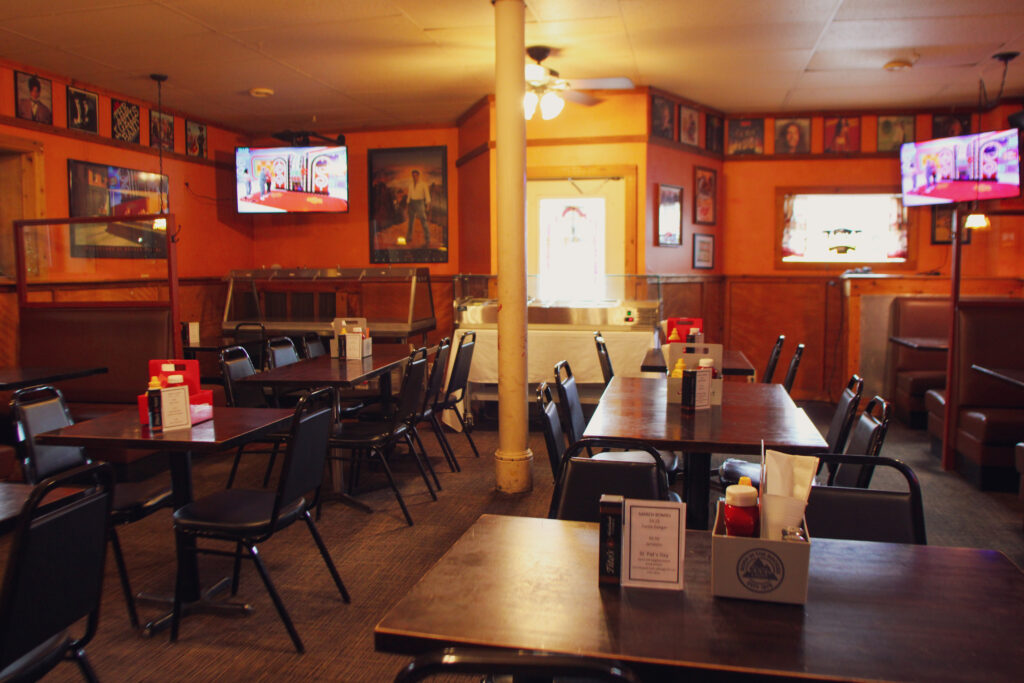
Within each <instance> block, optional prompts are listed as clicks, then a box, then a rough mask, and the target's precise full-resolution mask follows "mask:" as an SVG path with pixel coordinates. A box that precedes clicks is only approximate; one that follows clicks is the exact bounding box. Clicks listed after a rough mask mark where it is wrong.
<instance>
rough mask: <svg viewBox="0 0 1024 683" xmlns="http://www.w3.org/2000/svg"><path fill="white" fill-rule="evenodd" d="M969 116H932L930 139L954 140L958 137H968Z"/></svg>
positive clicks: (969, 132)
mask: <svg viewBox="0 0 1024 683" xmlns="http://www.w3.org/2000/svg"><path fill="white" fill-rule="evenodd" d="M971 128H972V126H971V115H970V114H932V137H933V138H955V137H957V136H959V135H970V134H971V133H972V132H973V131H972V130H971Z"/></svg>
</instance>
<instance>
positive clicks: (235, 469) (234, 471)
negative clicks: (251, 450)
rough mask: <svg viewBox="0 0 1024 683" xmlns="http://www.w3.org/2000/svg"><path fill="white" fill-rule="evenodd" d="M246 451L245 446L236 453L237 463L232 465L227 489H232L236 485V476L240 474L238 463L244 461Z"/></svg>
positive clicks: (240, 447)
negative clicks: (243, 453) (243, 456)
mask: <svg viewBox="0 0 1024 683" xmlns="http://www.w3.org/2000/svg"><path fill="white" fill-rule="evenodd" d="M244 450H245V444H242V445H241V446H239V447H238V450H237V451H235V461H234V462H233V463H231V474H229V475H228V485H227V488H231V487H232V486H233V485H234V483H235V475H236V474H238V463H239V462H241V460H242V451H244Z"/></svg>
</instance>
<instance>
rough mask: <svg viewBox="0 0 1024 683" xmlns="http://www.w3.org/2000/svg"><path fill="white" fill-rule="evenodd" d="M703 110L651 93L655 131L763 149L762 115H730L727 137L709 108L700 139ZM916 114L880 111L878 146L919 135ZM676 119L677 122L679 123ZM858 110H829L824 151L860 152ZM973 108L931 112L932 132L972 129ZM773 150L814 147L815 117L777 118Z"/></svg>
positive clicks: (735, 148) (740, 149) (888, 147)
mask: <svg viewBox="0 0 1024 683" xmlns="http://www.w3.org/2000/svg"><path fill="white" fill-rule="evenodd" d="M700 116H701V112H700V110H698V109H696V108H694V107H689V106H687V105H685V104H680V105H676V104H675V103H674V102H672V101H671V100H669V99H668V98H665V97H660V96H658V95H652V96H651V135H653V136H655V137H660V138H665V139H668V140H675V141H677V142H682V143H684V144H687V145H694V146H696V147H703V148H704V149H706V150H708V151H710V152H715V153H719V154H721V153H723V152H724V153H725V154H730V155H758V154H764V153H765V134H766V133H765V120H764V119H763V118H748V119H730V120H729V121H728V137H726V136H725V134H724V133H725V132H726V131H725V125H724V122H723V120H722V117H720V116H715V115H714V114H705V115H704V116H705V125H704V140H703V144H701V140H700V139H699V134H700ZM914 121H915V117H914V116H913V115H909V114H907V115H891V116H889V115H879V116H878V126H877V140H876V144H875V150H876V151H878V152H895V151H898V150H899V148H900V145H901V144H903V143H904V142H913V141H914V140H915V139H916V135H915V129H914ZM677 122H678V126H677ZM860 124H861V117H860V116H839V115H837V116H825V117H824V129H825V140H824V147H823V149H824V151H825V153H827V154H842V153H851V152H854V153H856V152H861V151H862V148H861V125H860ZM971 132H972V131H971V115H970V114H933V115H932V137H933V138H943V137H953V136H956V135H969V134H970V133H971ZM774 140H775V150H774V153H775V154H810V153H811V117H809V116H805V117H776V118H775V130H774Z"/></svg>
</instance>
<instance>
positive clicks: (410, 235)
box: [367, 146, 448, 263]
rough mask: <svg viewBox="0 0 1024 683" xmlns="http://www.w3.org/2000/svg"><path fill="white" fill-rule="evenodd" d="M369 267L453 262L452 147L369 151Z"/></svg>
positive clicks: (398, 148)
mask: <svg viewBox="0 0 1024 683" xmlns="http://www.w3.org/2000/svg"><path fill="white" fill-rule="evenodd" d="M367 165H368V172H367V177H368V178H369V180H370V201H369V208H370V262H371V263H447V262H448V148H447V147H443V146H442V147H397V148H391V149H371V150H367Z"/></svg>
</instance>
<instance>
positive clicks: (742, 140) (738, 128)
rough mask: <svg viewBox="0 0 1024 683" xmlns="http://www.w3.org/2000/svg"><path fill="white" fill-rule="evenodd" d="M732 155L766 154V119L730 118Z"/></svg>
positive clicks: (729, 149)
mask: <svg viewBox="0 0 1024 683" xmlns="http://www.w3.org/2000/svg"><path fill="white" fill-rule="evenodd" d="M726 152H727V153H728V154H729V155H730V156H744V155H759V154H764V119H729V146H728V149H727V150H726Z"/></svg>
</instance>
